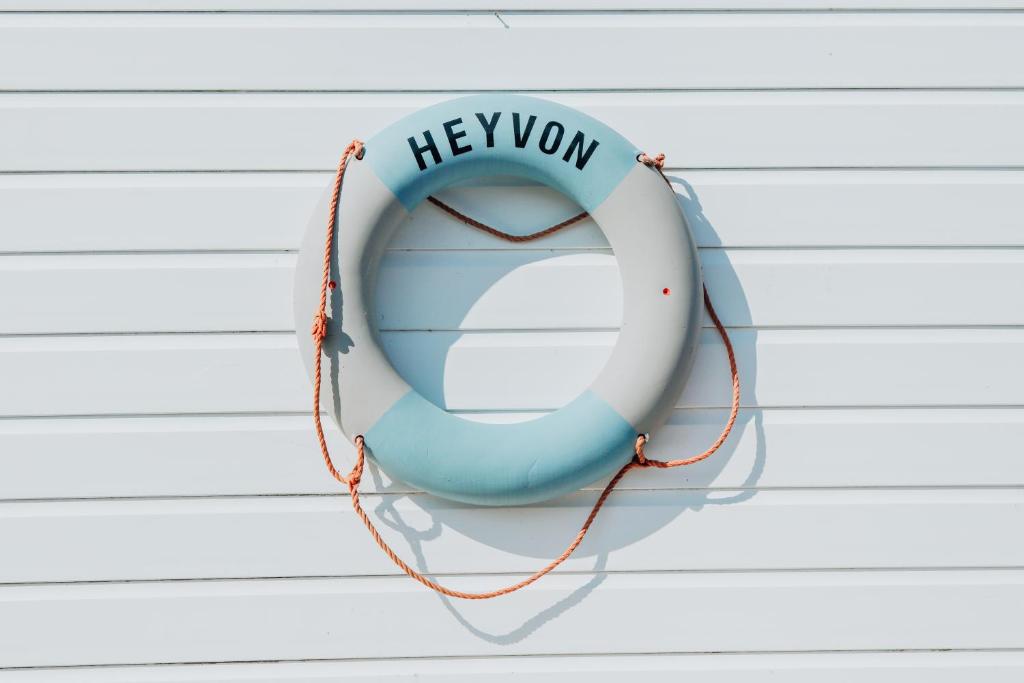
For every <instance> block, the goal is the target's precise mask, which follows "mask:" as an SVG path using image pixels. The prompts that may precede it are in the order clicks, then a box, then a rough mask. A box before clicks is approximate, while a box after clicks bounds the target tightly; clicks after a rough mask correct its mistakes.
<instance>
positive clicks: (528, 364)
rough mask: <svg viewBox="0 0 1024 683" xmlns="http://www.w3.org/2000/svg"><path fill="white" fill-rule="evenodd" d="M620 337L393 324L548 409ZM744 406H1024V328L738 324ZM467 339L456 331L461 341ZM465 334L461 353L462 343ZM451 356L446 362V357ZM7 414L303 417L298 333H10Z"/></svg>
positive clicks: (436, 381)
mask: <svg viewBox="0 0 1024 683" xmlns="http://www.w3.org/2000/svg"><path fill="white" fill-rule="evenodd" d="M615 336H616V335H615V334H614V333H603V332H578V333H570V332H563V333H510V334H501V333H476V334H473V333H466V334H460V333H433V334H431V333H388V334H386V335H384V346H385V350H386V351H387V353H388V354H389V356H390V358H391V359H392V361H393V362H394V363H395V367H396V368H397V369H398V371H399V372H400V373H401V374H402V375H403V376H404V377H406V378H407V379H408V380H409V381H410V383H411V384H412V385H413V386H415V387H416V388H417V389H419V390H420V392H421V393H423V395H424V396H426V397H428V398H429V399H430V400H433V401H435V402H436V403H438V404H439V405H444V406H446V407H447V408H449V409H452V410H473V411H479V410H513V411H514V410H544V409H551V408H556V407H558V406H561V405H564V404H566V403H568V402H569V401H570V400H571V399H572V398H574V397H575V396H576V395H577V394H578V393H579V392H580V391H582V390H583V389H585V388H586V386H588V385H589V384H590V382H591V380H592V378H593V377H594V376H595V375H596V374H597V372H598V371H599V370H600V368H601V367H602V365H603V364H604V362H605V360H606V359H607V357H608V354H609V352H610V350H611V345H612V343H613V341H614V338H615ZM732 336H733V341H734V343H735V345H736V350H737V357H738V359H739V364H740V373H741V376H742V378H743V387H744V399H743V402H744V405H746V406H751V407H754V406H760V407H797V406H834V407H842V406H972V405H983V406H997V405H1006V406H1020V405H1024V392H1022V389H1021V387H1022V386H1024V366H1022V365H1021V364H1020V363H1019V362H1018V359H1019V358H1020V355H1021V353H1024V330H1020V329H1007V330H987V329H978V330H970V329H964V330H943V329H923V330H877V329H864V330H856V329H843V330H768V331H755V330H734V331H733V333H732ZM456 338H457V339H456ZM453 342H456V343H455V344H454V346H453V347H452V348H451V349H449V345H451V344H452V343H453ZM445 359H446V360H445ZM0 376H2V377H4V378H5V382H6V391H4V392H2V393H0V415H10V416H29V415H96V414H126V413H127V414H140V413H142V414H145V413H160V414H167V413H209V412H215V413H224V412H230V413H233V412H280V411H287V412H303V411H305V410H307V409H308V406H309V404H310V400H311V399H310V389H309V381H308V379H307V376H306V372H305V369H304V368H303V367H302V363H301V361H300V359H299V355H298V352H297V349H296V344H295V338H294V336H292V335H289V334H259V335H247V334H230V335H167V336H163V335H153V336H148V335H147V336H134V335H124V336H112V337H91V336H82V337H50V338H39V337H8V338H6V339H0ZM729 393H730V392H729V382H728V371H727V365H726V359H725V353H724V351H723V348H722V344H721V341H720V340H719V339H718V337H717V335H716V334H715V333H714V331H711V330H707V331H705V333H704V334H703V336H702V339H701V345H700V350H699V353H698V355H697V359H696V364H695V369H694V373H693V375H692V377H691V378H690V381H689V382H688V384H687V388H686V390H685V391H684V392H683V395H682V397H681V398H680V400H679V405H680V406H685V407H723V406H727V405H728V404H729Z"/></svg>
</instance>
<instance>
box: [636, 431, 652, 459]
mask: <svg viewBox="0 0 1024 683" xmlns="http://www.w3.org/2000/svg"><path fill="white" fill-rule="evenodd" d="M646 443H647V435H646V434H637V435H636V443H635V444H634V446H633V462H635V463H636V464H637V465H638V466H639V467H650V463H649V462H648V460H647V455H646V454H645V453H644V445H645V444H646Z"/></svg>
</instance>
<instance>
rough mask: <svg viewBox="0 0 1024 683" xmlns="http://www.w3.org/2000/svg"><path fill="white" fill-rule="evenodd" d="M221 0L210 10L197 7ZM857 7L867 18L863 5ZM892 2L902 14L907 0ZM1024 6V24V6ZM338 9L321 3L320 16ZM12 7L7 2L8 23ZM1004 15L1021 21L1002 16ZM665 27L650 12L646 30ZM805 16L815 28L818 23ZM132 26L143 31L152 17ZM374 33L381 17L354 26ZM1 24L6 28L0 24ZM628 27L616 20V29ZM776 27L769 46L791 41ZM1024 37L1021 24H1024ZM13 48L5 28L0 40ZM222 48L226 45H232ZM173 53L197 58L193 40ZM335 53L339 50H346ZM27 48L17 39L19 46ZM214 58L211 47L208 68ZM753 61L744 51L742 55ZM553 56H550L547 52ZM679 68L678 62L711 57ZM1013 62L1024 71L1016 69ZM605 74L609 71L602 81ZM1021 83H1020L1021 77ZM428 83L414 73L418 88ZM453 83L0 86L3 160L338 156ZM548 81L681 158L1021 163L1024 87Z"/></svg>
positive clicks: (108, 163)
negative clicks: (9, 89) (59, 89)
mask: <svg viewBox="0 0 1024 683" xmlns="http://www.w3.org/2000/svg"><path fill="white" fill-rule="evenodd" d="M98 16H107V15H98ZM218 16H220V15H215V14H214V15H202V17H201V20H202V21H214V20H217V19H216V17H218ZM636 16H640V17H643V16H647V15H644V14H642V13H641V14H638V15H636ZM695 16H704V15H695ZM779 16H780V17H785V16H790V15H779ZM851 16H852V17H854V18H853V19H852V20H854V21H856V20H857V19H856V17H857V16H859V15H851ZM889 16H891V17H896V19H894V20H897V21H898V20H899V19H898V17H900V16H902V15H889ZM929 16H934V17H939V18H941V17H944V16H946V15H943V14H936V15H929ZM980 16H987V15H980ZM1017 16H1018V17H1020V21H1021V22H1022V24H1021V29H1020V33H1021V37H1024V15H1017ZM210 17H212V19H211V18H210ZM329 20H330V17H323V16H319V15H314V19H313V21H329ZM848 20H850V19H848ZM4 21H5V19H4V17H2V16H0V27H2V24H3V22H4ZM7 21H10V19H9V18H8V19H7ZM155 21H160V19H159V18H157V19H155ZM1001 21H1002V22H1005V25H1006V26H1007V27H1010V26H1013V25H1014V24H1013V23H1012V20H1010V19H1007V18H1005V17H1003V18H1001ZM622 30H626V29H622ZM654 30H655V29H653V28H651V27H648V28H646V29H645V34H644V38H645V39H646V38H648V37H649V36H648V35H647V33H648V32H650V31H654ZM809 30H811V35H817V32H818V31H820V30H821V29H819V28H813V29H809ZM1000 30H1003V29H1000ZM965 32H966V34H968V35H969V34H970V29H969V28H968V27H965V26H961V27H958V28H957V30H956V31H955V32H954V33H955V34H956V36H957V38H958V40H957V42H955V43H953V45H960V44H962V43H965V42H973V41H966V40H965V38H964V35H965ZM88 33H89V31H88V30H87V29H81V28H79V29H72V30H71V33H70V35H71V36H72V37H75V36H77V37H78V38H79V39H80V38H81V37H82V36H85V35H88ZM122 33H127V34H128V35H131V36H137V37H139V38H140V39H143V38H142V36H144V35H145V33H146V32H145V31H144V30H141V29H140V30H138V31H135V32H131V31H127V30H126V31H122ZM180 33H181V35H179V36H178V39H177V40H180V41H182V42H184V41H187V40H188V37H187V36H186V35H185V34H184V31H181V32H180ZM512 33H515V31H513V32H512ZM364 34H370V35H372V34H373V32H372V31H364V30H360V31H359V32H357V35H360V36H361V35H364ZM3 35H4V32H3V30H2V28H0V39H2V37H3ZM44 35H54V34H53V33H51V32H49V31H44ZM172 35H177V33H174V34H172ZM586 35H590V33H589V32H587V33H586ZM276 38H280V36H277V37H276ZM276 38H275V39H276ZM627 38H628V37H623V36H618V35H616V38H615V40H616V42H623V41H625V40H627ZM906 38H907V41H906V43H905V44H901V46H900V50H901V52H902V53H903V54H907V53H908V50H907V48H906V45H916V42H915V40H914V39H913V38H911V37H910V36H906ZM270 39H271V38H268V40H270ZM864 39H865V40H867V39H868V37H867V36H865V37H864ZM455 40H456V41H458V40H460V39H455ZM772 42H773V44H772V47H771V48H770V49H768V54H769V55H770V54H774V53H775V52H777V51H778V49H779V46H778V44H776V43H775V41H772ZM456 44H458V43H457V42H456ZM1020 45H1024V40H1018V47H1019V46H1020ZM947 47H948V46H947ZM3 49H4V47H3V43H2V41H0V54H2V50H3ZM140 49H141V48H140ZM453 49H454V47H453ZM459 49H460V50H461V49H462V48H459ZM559 49H561V48H559ZM566 49H568V48H566ZM97 50H99V48H97ZM1020 50H1021V51H1024V47H1022V48H1020ZM217 52H218V54H224V47H223V45H218V47H217ZM530 52H537V50H534V49H531V50H530ZM541 52H543V51H542V50H541ZM631 52H633V53H635V54H636V55H638V56H641V55H642V56H643V59H644V62H645V65H644V66H643V67H642V69H640V70H641V71H643V72H645V73H646V72H649V71H650V66H651V64H653V62H650V63H648V62H647V60H648V59H649V57H648V55H649V49H648V48H645V49H644V50H642V51H631ZM169 54H173V55H174V58H175V59H177V58H181V59H188V58H189V55H190V54H191V53H182V52H181V51H180V50H175V51H173V52H171V53H169ZM459 54H460V55H461V54H463V53H462V52H460V53H459ZM559 54H561V53H559ZM615 54H616V58H618V56H617V55H618V53H615ZM133 56H135V55H133ZM79 59H80V61H88V60H87V59H83V58H79ZM118 59H119V61H120V62H121V63H128V60H124V59H121V58H120V57H119V58H118ZM325 59H327V60H328V61H327V62H326V63H328V64H347V63H350V62H348V61H347V60H337V59H334V58H333V57H331V58H325ZM410 59H412V58H410ZM865 59H869V58H867V57H865ZM26 60H27V57H26V56H25V55H20V61H22V62H24V61H26ZM1014 60H1016V61H1015V62H1014ZM1022 60H1024V55H1021V56H1012V51H1011V52H1008V53H1007V56H1006V61H1005V63H1004V65H1009V64H1012V63H1020V62H1021V61H1022ZM378 62H379V60H377V61H374V62H373V63H378ZM554 63H555V64H562V65H564V64H572V63H576V62H569V61H566V60H562V59H555V60H554ZM675 63H678V62H675ZM405 64H406V62H402V68H405ZM879 64H880V65H881V66H883V67H886V68H888V67H889V66H891V65H889V64H885V63H883V62H879ZM207 66H208V65H207V64H206V63H205V62H204V64H203V67H204V69H205V68H206V67H207ZM360 66H362V63H360ZM61 67H62V73H71V69H72V67H71V66H69V65H68V64H67V63H62V65H61ZM748 67H749V61H745V62H744V68H745V69H746V68H748ZM424 68H425V67H424ZM545 68H546V69H548V70H551V69H552V67H551V65H550V64H546V65H545ZM671 68H672V69H673V71H674V72H675V73H680V74H692V73H696V72H698V71H699V70H698V69H693V68H691V69H676V68H675V67H671ZM176 72H177V71H175V73H176ZM1015 72H1016V74H1017V75H1018V76H1020V75H1021V74H1020V70H1015ZM12 73H13V72H12ZM17 73H20V70H19V71H18V72H17ZM97 73H110V71H107V72H97ZM423 73H426V71H424V72H423ZM510 73H518V72H517V71H512V72H510ZM594 73H595V74H597V73H599V72H597V71H595V72H594ZM296 74H298V72H296ZM491 81H492V83H493V77H492V78H491ZM0 82H2V79H0ZM147 83H149V82H148V81H147ZM407 85H408V84H407ZM607 85H608V83H607V82H605V81H602V84H601V86H600V87H606V86H607ZM918 85H922V84H918ZM1017 85H1024V80H1022V81H1021V82H1020V83H1018V84H1017ZM423 86H424V84H423V83H420V82H418V81H417V83H416V87H417V88H419V87H423ZM153 87H154V85H153V84H152V83H149V85H147V89H152V88H153ZM373 87H383V85H382V84H381V83H377V84H376V85H374V86H373ZM489 87H493V86H489ZM629 87H630V88H631V90H632V89H633V88H635V87H636V84H631V85H630V86H629ZM455 96H458V93H347V94H337V93H134V94H126V93H120V94H119V93H48V94H42V93H37V94H31V93H7V94H0V124H2V125H3V127H4V129H6V130H16V131H19V134H18V135H11V136H5V137H4V138H0V170H3V171H32V172H37V171H162V170H171V171H181V170H191V171H223V170H241V171H286V170H287V171H295V170H297V171H313V170H320V171H331V170H333V169H334V168H335V166H336V165H337V160H338V155H339V154H340V153H341V150H342V148H343V147H344V145H345V144H346V143H347V142H348V141H349V140H350V139H352V138H353V137H360V138H362V139H367V138H368V137H370V136H371V135H373V134H374V133H375V132H376V131H378V130H380V129H381V128H382V127H383V126H385V125H387V124H388V123H391V122H392V121H396V120H398V119H400V118H401V117H403V116H406V115H408V114H411V113H412V112H414V111H417V110H418V109H420V108H422V107H425V106H428V105H430V104H434V103H436V102H439V101H442V100H445V99H448V98H451V97H455ZM540 96H541V97H545V98H549V99H553V100H556V101H558V102H561V103H563V104H566V105H569V106H572V107H575V108H578V109H581V110H583V111H585V112H586V113H588V114H591V115H592V116H595V117H597V118H598V119H600V120H602V121H604V122H605V123H607V124H608V125H610V126H612V127H613V128H615V129H617V130H618V131H619V132H620V133H622V134H623V135H624V136H626V137H627V138H628V139H630V140H632V141H633V142H634V143H636V144H637V145H638V146H639V147H640V148H642V149H646V150H648V151H650V152H651V153H654V152H664V153H665V154H666V156H667V158H668V163H669V165H670V167H674V168H689V169H693V168H792V167H815V168H817V167H869V168H877V167H893V166H895V167H933V166H939V167H957V166H959V167H981V166H997V167H1007V166H1016V167H1021V166H1024V140H1021V138H1020V136H1019V135H1018V134H1017V133H1018V128H1017V124H1018V122H1019V121H1020V120H1021V118H1022V117H1024V93H1022V92H1017V91H1002V92H983V91H949V92H945V91H943V92H928V91H920V90H914V91H910V92H890V91H852V92H799V91H798V92H632V91H630V92H625V93H622V92H616V93H607V92H596V93H594V92H590V93H555V92H550V93H549V92H544V93H541V94H540ZM506 125H510V124H507V123H501V122H500V121H499V129H498V130H499V133H500V132H501V131H503V130H505V128H504V126H506ZM324 184H325V185H326V182H325V183H324ZM871 199H872V197H871V196H865V197H864V200H865V201H869V200H871Z"/></svg>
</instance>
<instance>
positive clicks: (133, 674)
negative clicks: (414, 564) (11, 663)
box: [0, 651, 1024, 683]
mask: <svg viewBox="0 0 1024 683" xmlns="http://www.w3.org/2000/svg"><path fill="white" fill-rule="evenodd" d="M1022 674H1024V654H1022V653H1020V652H1012V651H1010V652H857V653H845V652H844V653H764V654H714V655H673V654H662V655H658V656H651V655H614V654H613V655H603V656H595V655H584V656H571V657H564V656H563V657H558V656H549V657H545V656H519V657H495V658H476V657H474V658H450V659H449V658H441V659H402V660H395V661H386V660H376V661H367V660H364V661H337V662H271V663H263V664H205V665H204V664H181V665H176V666H151V667H145V666H143V667H139V666H132V667H99V668H74V667H72V668H68V669H21V670H8V671H0V681H3V683H258V682H259V683H266V682H267V681H274V683H324V682H325V681H344V682H345V683H409V682H410V681H417V682H424V681H425V682H426V683H450V682H456V683H477V682H483V683H554V682H555V681H558V682H559V683H620V682H621V681H622V680H623V679H625V678H628V677H630V676H639V677H642V680H643V681H644V682H645V683H677V682H678V681H679V678H680V676H699V677H700V680H701V681H706V682H707V683H761V682H762V681H764V677H765V676H777V677H779V678H780V680H785V681H787V683H820V681H822V680H842V681H844V682H845V683H906V681H907V680H908V678H909V679H911V680H914V679H916V680H927V681H929V683H963V681H964V680H972V681H976V682H977V683H1018V681H1019V680H1020V677H1021V675H1022Z"/></svg>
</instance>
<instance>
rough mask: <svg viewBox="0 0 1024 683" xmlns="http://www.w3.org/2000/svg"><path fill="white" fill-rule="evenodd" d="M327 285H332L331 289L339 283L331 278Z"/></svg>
mask: <svg viewBox="0 0 1024 683" xmlns="http://www.w3.org/2000/svg"><path fill="white" fill-rule="evenodd" d="M327 286H328V287H330V288H331V289H334V288H335V287H337V286H338V283H337V282H335V281H334V280H331V281H330V282H328V283H327Z"/></svg>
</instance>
